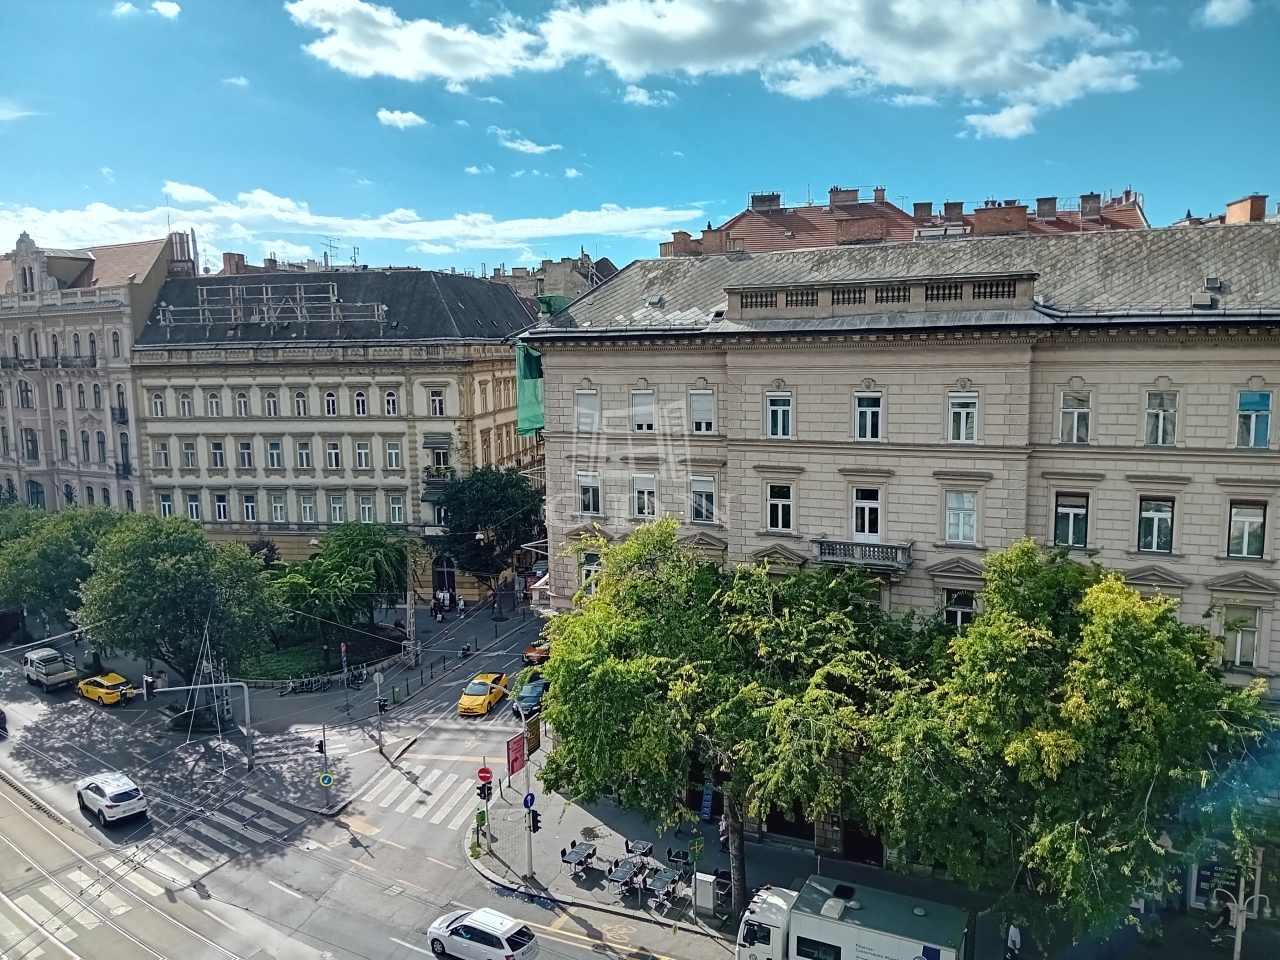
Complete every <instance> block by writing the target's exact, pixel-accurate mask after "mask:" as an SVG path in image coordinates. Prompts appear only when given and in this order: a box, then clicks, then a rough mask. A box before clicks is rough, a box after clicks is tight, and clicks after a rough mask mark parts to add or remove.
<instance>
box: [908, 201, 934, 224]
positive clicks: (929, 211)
mask: <svg viewBox="0 0 1280 960" xmlns="http://www.w3.org/2000/svg"><path fill="white" fill-rule="evenodd" d="M911 207H912V211H913V212H912V215H913V216H914V217H915V220H916V223H928V222H929V221H930V220H932V219H933V204H932V203H930V202H929V201H927V200H926V201H924V202H923V203H914V204H912V205H911Z"/></svg>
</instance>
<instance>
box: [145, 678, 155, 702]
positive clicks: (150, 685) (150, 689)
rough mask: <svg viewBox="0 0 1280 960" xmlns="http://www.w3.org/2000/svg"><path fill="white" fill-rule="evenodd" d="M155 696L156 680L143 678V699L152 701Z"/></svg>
mask: <svg viewBox="0 0 1280 960" xmlns="http://www.w3.org/2000/svg"><path fill="white" fill-rule="evenodd" d="M155 695H156V678H155V677H143V678H142V699H143V700H150V699H151V698H152V697H154V696H155Z"/></svg>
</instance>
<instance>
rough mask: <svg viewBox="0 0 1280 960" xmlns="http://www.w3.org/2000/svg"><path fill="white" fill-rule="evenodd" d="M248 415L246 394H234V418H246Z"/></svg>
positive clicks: (247, 396) (247, 397)
mask: <svg viewBox="0 0 1280 960" xmlns="http://www.w3.org/2000/svg"><path fill="white" fill-rule="evenodd" d="M248 415H249V395H248V394H247V393H237V394H236V416H237V417H247V416H248Z"/></svg>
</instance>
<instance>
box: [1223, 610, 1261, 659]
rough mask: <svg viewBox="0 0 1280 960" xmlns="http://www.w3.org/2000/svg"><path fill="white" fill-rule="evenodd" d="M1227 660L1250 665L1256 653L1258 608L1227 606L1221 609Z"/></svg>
mask: <svg viewBox="0 0 1280 960" xmlns="http://www.w3.org/2000/svg"><path fill="white" fill-rule="evenodd" d="M1222 623H1223V634H1224V639H1225V640H1226V643H1225V644H1224V646H1225V647H1226V650H1225V653H1226V656H1227V660H1228V661H1230V662H1231V663H1234V664H1235V665H1236V666H1238V667H1252V666H1253V665H1254V662H1255V660H1256V658H1257V655H1258V608H1257V607H1237V606H1229V607H1226V608H1224V609H1223V611H1222Z"/></svg>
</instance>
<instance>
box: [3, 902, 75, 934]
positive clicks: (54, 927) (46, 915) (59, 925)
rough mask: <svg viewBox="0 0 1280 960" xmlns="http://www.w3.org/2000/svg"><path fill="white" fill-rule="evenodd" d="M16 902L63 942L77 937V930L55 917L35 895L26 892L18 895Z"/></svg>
mask: <svg viewBox="0 0 1280 960" xmlns="http://www.w3.org/2000/svg"><path fill="white" fill-rule="evenodd" d="M14 903H16V904H17V905H18V906H19V907H21V908H22V910H23V912H24V913H26V914H28V915H30V916H31V917H32V918H33V919H34V920H35V922H36V923H37V924H39V925H40V926H41V927H43V928H44V929H45V930H47V931H48V932H49V933H51V934H53V935H54V936H55V937H57V938H58V940H60V941H61V942H62V943H67V942H68V941H70V940H74V939H75V938H76V932H75V931H74V930H72V929H71V928H70V927H68V926H67V925H66V924H64V923H63V922H62V921H61V920H57V919H55V918H54V916H53V914H52V913H50V912H49V911H48V910H47V909H45V907H44V905H43V904H42V903H40V902H39V901H38V900H36V899H35V898H34V897H30V896H28V895H27V894H25V893H24V894H23V895H22V896H20V897H18V898H17V899H16V900H15V901H14Z"/></svg>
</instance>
